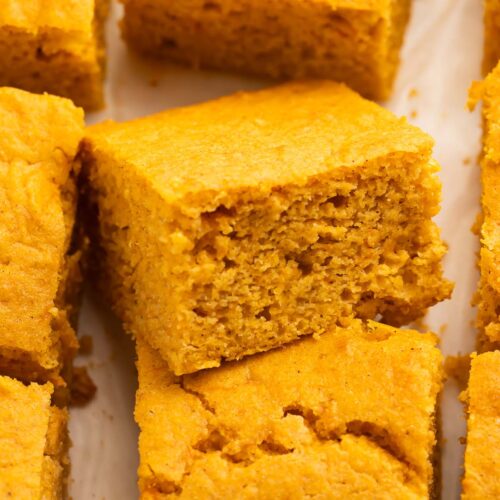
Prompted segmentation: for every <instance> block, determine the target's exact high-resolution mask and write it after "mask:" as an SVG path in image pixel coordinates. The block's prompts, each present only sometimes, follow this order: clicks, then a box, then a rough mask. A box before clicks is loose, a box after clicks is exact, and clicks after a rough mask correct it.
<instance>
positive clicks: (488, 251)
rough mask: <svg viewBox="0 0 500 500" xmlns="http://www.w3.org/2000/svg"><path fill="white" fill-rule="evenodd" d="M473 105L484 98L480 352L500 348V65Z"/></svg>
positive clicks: (478, 87) (478, 88) (476, 91)
mask: <svg viewBox="0 0 500 500" xmlns="http://www.w3.org/2000/svg"><path fill="white" fill-rule="evenodd" d="M470 96H471V97H470V105H471V107H473V106H474V105H475V104H476V103H477V102H478V101H479V100H481V99H482V101H483V150H482V154H481V160H480V163H481V184H482V196H481V208H482V214H481V218H480V220H479V223H478V224H477V226H480V229H479V230H478V232H479V235H480V241H481V249H480V253H479V270H480V275H481V276H480V281H479V285H478V290H477V292H476V295H475V298H474V304H475V305H477V307H478V313H477V321H476V325H477V328H478V330H479V334H478V338H477V349H478V351H479V352H484V351H487V350H492V349H498V348H500V229H499V227H498V224H499V223H500V203H499V201H498V200H499V191H500V147H499V146H498V144H500V110H499V109H500V106H499V104H500V65H497V67H496V68H495V69H494V70H493V71H492V72H491V73H490V74H489V75H488V76H487V77H486V79H485V80H484V81H483V82H481V83H476V84H475V85H474V86H473V87H472V88H471V92H470Z"/></svg>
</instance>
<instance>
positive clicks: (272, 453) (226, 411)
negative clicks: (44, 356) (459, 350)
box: [135, 321, 442, 498]
mask: <svg viewBox="0 0 500 500" xmlns="http://www.w3.org/2000/svg"><path fill="white" fill-rule="evenodd" d="M435 344H436V338H435V337H434V336H433V335H432V334H425V335H423V334H419V333H417V332H414V331H406V330H405V331H398V330H396V329H394V328H391V327H388V326H384V325H381V324H377V323H374V322H370V323H369V324H368V325H367V326H365V325H363V324H362V323H361V322H360V321H355V322H353V324H352V326H351V327H350V328H347V329H341V328H337V329H336V330H334V331H331V332H330V333H327V334H324V335H322V336H321V337H320V338H319V339H314V338H312V337H308V338H305V339H303V340H301V341H297V342H296V343H293V344H291V345H290V346H288V347H286V348H283V349H276V350H273V351H269V352H267V353H264V354H259V355H255V356H252V357H249V358H246V359H244V360H243V361H240V362H231V363H227V364H225V365H223V366H222V367H220V368H217V369H212V370H206V371H201V372H198V373H196V374H192V375H185V376H183V377H175V376H173V375H172V373H171V372H170V371H169V370H168V366H167V365H166V364H165V362H164V361H163V360H162V359H161V357H160V356H159V355H158V354H157V352H156V351H154V350H153V349H152V348H151V347H149V344H146V343H145V342H143V341H141V340H140V339H138V342H137V348H138V361H137V367H138V371H139V390H138V394H137V406H136V413H135V415H136V420H137V422H138V423H139V426H140V428H141V436H140V445H139V449H140V455H141V464H140V467H139V484H140V489H141V492H142V495H143V498H163V497H167V496H169V494H172V495H179V496H181V497H182V498H197V497H198V496H200V495H202V496H204V497H210V498H221V497H224V498H228V497H230V496H231V495H234V496H235V497H237V498H257V497H258V498H304V497H307V496H309V495H311V496H314V495H319V496H322V495H323V496H324V495H325V494H328V497H329V498H347V497H349V498H352V497H356V498H357V497H359V498H366V497H367V495H368V496H369V497H370V498H389V497H390V498H428V495H429V494H430V487H431V486H432V481H433V468H432V464H431V454H432V450H433V447H434V445H435V443H436V437H435V429H434V411H435V406H436V397H437V394H438V392H439V390H440V387H441V380H442V373H441V354H440V352H439V350H438V349H437V348H436V347H435Z"/></svg>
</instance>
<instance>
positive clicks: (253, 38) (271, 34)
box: [121, 0, 411, 99]
mask: <svg viewBox="0 0 500 500" xmlns="http://www.w3.org/2000/svg"><path fill="white" fill-rule="evenodd" d="M121 2H122V3H123V4H124V5H125V17H124V19H123V22H122V30H123V36H124V38H125V40H126V41H127V42H128V43H129V45H130V46H132V47H133V48H134V49H136V50H138V51H139V52H141V53H144V54H146V55H151V56H155V57H160V58H165V59H170V60H174V61H177V62H182V63H188V64H191V65H192V66H195V67H198V66H202V67H207V68H216V69H229V70H235V71H240V72H244V73H250V74H255V75H262V76H269V77H272V78H278V79H282V78H283V79H290V78H304V77H309V78H311V77H312V78H326V79H333V80H339V81H343V82H345V83H347V84H348V85H350V86H351V87H352V88H353V89H355V90H357V91H358V92H360V93H362V94H363V95H365V96H366V97H369V98H374V99H385V98H387V97H389V94H390V92H391V89H392V84H393V80H394V76H395V74H396V70H397V67H398V65H399V49H400V46H401V43H402V41H403V36H404V32H405V29H406V25H407V23H408V19H409V17H410V9H411V0H395V1H389V0H281V1H271V2H269V1H268V2H263V1H259V0H211V1H207V0H176V1H170V2H169V1H165V0H121Z"/></svg>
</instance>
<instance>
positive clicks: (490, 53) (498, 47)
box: [483, 0, 500, 75]
mask: <svg viewBox="0 0 500 500" xmlns="http://www.w3.org/2000/svg"><path fill="white" fill-rule="evenodd" d="M483 5H484V54H483V74H485V75H486V74H488V73H489V72H490V71H491V70H492V69H493V68H494V67H495V66H496V65H497V63H498V61H499V60H500V0H483Z"/></svg>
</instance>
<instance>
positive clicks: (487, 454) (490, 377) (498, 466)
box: [462, 351, 500, 500]
mask: <svg viewBox="0 0 500 500" xmlns="http://www.w3.org/2000/svg"><path fill="white" fill-rule="evenodd" d="M463 399H464V400H465V401H466V403H467V413H468V419H467V448H466V451H465V475H464V479H463V484H462V487H463V490H462V498H463V499H464V500H476V499H477V500H483V499H486V498H492V499H493V498H500V351H495V352H488V353H484V354H480V355H479V356H473V359H472V363H471V371H470V378H469V386H468V389H467V391H466V392H465V394H464V395H463Z"/></svg>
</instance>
